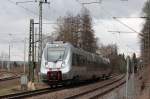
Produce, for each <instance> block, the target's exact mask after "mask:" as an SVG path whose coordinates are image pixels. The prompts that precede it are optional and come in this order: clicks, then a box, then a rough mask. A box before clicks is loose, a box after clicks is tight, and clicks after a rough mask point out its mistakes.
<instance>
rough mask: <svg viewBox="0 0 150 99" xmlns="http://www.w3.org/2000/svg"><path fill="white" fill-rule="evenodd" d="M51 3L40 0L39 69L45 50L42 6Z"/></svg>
mask: <svg viewBox="0 0 150 99" xmlns="http://www.w3.org/2000/svg"><path fill="white" fill-rule="evenodd" d="M44 3H45V4H50V2H47V0H40V1H39V45H38V48H39V50H38V71H39V68H40V65H41V59H42V50H43V43H42V10H43V9H42V7H43V4H44Z"/></svg>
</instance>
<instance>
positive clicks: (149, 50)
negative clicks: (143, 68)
mask: <svg viewBox="0 0 150 99" xmlns="http://www.w3.org/2000/svg"><path fill="white" fill-rule="evenodd" d="M143 12H144V14H145V16H146V17H147V19H146V21H145V24H144V27H143V29H142V33H141V34H140V37H141V55H142V59H143V61H144V63H145V65H148V64H150V1H149V0H148V1H147V2H146V4H145V7H144V8H143Z"/></svg>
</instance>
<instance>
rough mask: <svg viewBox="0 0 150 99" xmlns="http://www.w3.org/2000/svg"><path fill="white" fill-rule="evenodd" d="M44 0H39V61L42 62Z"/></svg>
mask: <svg viewBox="0 0 150 99" xmlns="http://www.w3.org/2000/svg"><path fill="white" fill-rule="evenodd" d="M42 4H43V2H42V0H40V1H39V46H38V47H39V50H38V63H39V66H40V64H41V58H42V48H43V47H42Z"/></svg>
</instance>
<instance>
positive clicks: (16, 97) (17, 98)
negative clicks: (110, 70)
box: [0, 76, 124, 99]
mask: <svg viewBox="0 0 150 99" xmlns="http://www.w3.org/2000/svg"><path fill="white" fill-rule="evenodd" d="M123 77H124V76H122V77H121V78H120V79H117V80H115V81H112V82H110V83H109V84H108V83H107V84H105V85H103V86H102V87H101V88H103V87H106V86H108V85H110V84H113V83H115V82H117V81H119V80H121V79H123ZM88 84H91V83H87V84H85V83H84V84H83V83H82V84H80V85H71V86H67V87H65V86H60V87H55V88H44V89H39V90H34V91H27V92H21V93H15V94H9V95H5V96H0V99H22V98H27V97H32V96H36V95H43V94H47V93H52V92H53V93H54V92H58V91H62V90H64V89H70V90H71V89H73V88H76V87H80V86H87V85H88ZM94 90H96V89H94ZM94 90H91V91H88V92H86V93H90V92H92V91H94ZM86 93H81V94H78V95H73V96H68V97H66V99H73V98H76V97H78V96H80V95H84V94H86ZM58 99H59V98H58Z"/></svg>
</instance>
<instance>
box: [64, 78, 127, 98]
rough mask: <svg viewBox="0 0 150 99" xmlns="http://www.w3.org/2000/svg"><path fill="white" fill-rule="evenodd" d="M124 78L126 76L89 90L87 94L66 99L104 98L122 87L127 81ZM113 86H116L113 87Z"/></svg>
mask: <svg viewBox="0 0 150 99" xmlns="http://www.w3.org/2000/svg"><path fill="white" fill-rule="evenodd" d="M123 78H124V76H123V77H121V78H120V79H117V80H114V81H112V82H110V83H108V84H104V85H102V86H99V87H97V88H95V89H92V90H89V91H86V92H83V93H80V94H76V95H73V96H70V97H67V98H65V99H98V97H100V96H103V95H105V94H107V93H109V92H111V91H112V90H114V89H116V88H118V87H120V86H121V85H123V84H125V83H126V81H125V80H123ZM121 80H123V81H121ZM112 85H114V86H112ZM99 90H100V91H99ZM96 91H99V92H98V93H97V92H96ZM92 94H93V95H92Z"/></svg>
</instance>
